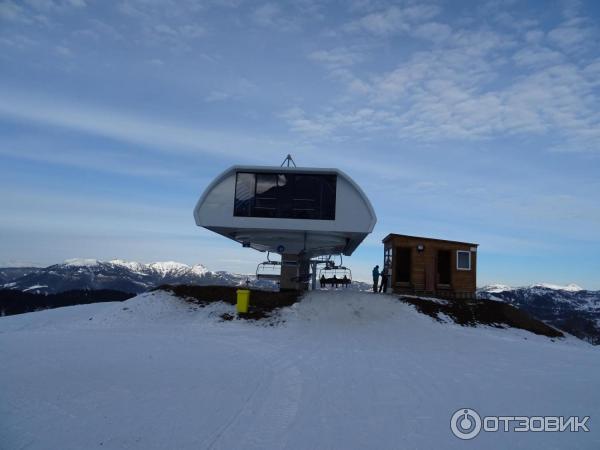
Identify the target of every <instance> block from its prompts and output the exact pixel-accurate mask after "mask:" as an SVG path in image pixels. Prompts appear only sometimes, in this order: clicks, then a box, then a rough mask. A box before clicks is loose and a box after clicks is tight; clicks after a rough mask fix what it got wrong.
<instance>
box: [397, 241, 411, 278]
mask: <svg viewBox="0 0 600 450" xmlns="http://www.w3.org/2000/svg"><path fill="white" fill-rule="evenodd" d="M411 263H412V254H411V249H410V248H405V247H398V248H396V283H410V282H411V279H410V278H411V277H410V275H411V269H412V264H411Z"/></svg>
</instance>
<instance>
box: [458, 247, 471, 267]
mask: <svg viewBox="0 0 600 450" xmlns="http://www.w3.org/2000/svg"><path fill="white" fill-rule="evenodd" d="M456 268H457V269H458V270H471V252H467V251H464V250H458V251H457V252H456Z"/></svg>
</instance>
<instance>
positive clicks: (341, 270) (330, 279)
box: [319, 256, 352, 287]
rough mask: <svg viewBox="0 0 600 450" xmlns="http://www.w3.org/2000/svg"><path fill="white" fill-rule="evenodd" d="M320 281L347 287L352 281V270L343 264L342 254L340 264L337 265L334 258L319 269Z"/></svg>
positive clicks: (323, 283) (324, 283) (325, 283)
mask: <svg viewBox="0 0 600 450" xmlns="http://www.w3.org/2000/svg"><path fill="white" fill-rule="evenodd" d="M319 282H320V283H321V284H322V285H325V286H327V285H329V286H332V287H338V286H342V287H346V286H348V285H349V284H351V283H352V271H351V270H350V269H349V268H348V267H346V266H344V265H342V261H341V256H340V264H339V265H336V264H335V261H333V260H327V261H326V262H325V267H322V268H321V269H320V270H319Z"/></svg>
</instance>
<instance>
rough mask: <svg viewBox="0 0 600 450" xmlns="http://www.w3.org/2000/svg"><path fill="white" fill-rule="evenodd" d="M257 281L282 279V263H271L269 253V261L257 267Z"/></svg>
mask: <svg viewBox="0 0 600 450" xmlns="http://www.w3.org/2000/svg"><path fill="white" fill-rule="evenodd" d="M256 279H257V280H274V281H279V280H280V279H281V261H271V259H270V258H269V253H267V260H266V261H263V262H261V263H260V264H259V265H258V266H256Z"/></svg>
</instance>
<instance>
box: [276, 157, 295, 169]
mask: <svg viewBox="0 0 600 450" xmlns="http://www.w3.org/2000/svg"><path fill="white" fill-rule="evenodd" d="M286 164H287V166H288V167H291V166H290V164H293V165H294V167H296V163H295V162H294V159H293V158H292V155H287V156H286V157H285V159H284V160H283V162H282V163H281V166H279V167H283V166H285V165H286Z"/></svg>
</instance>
